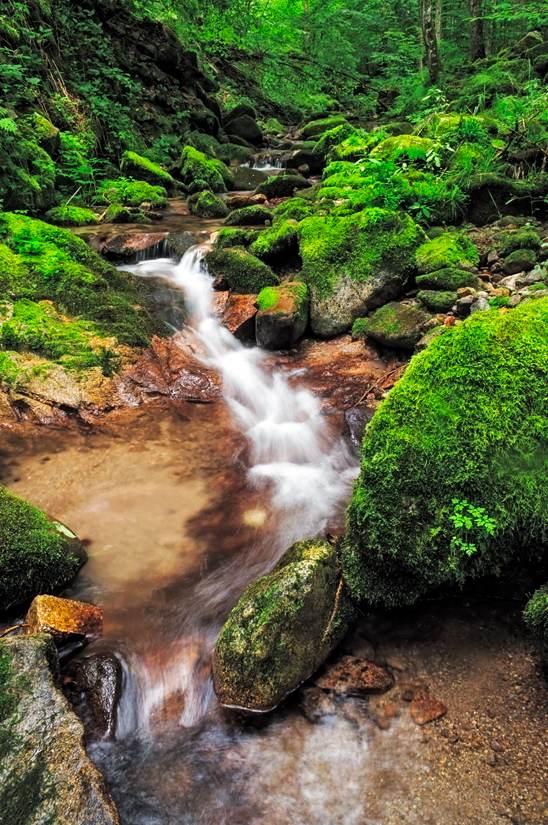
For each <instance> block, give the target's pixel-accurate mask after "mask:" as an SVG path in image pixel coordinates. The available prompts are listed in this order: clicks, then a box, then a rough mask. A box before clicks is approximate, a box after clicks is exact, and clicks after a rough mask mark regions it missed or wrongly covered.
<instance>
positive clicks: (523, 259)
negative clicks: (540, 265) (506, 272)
mask: <svg viewBox="0 0 548 825" xmlns="http://www.w3.org/2000/svg"><path fill="white" fill-rule="evenodd" d="M536 260H537V255H536V252H535V251H534V250H533V249H516V251H515V252H510V254H509V255H507V257H506V260H505V262H504V264H505V266H511V265H512V264H514V265H516V264H517V265H518V266H519V268H520V269H525V270H531V269H533V267H534V265H535V262H536Z"/></svg>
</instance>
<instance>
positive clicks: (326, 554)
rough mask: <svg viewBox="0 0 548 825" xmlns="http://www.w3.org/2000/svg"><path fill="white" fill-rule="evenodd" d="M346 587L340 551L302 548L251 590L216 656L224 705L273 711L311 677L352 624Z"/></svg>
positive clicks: (319, 544) (308, 544) (310, 544)
mask: <svg viewBox="0 0 548 825" xmlns="http://www.w3.org/2000/svg"><path fill="white" fill-rule="evenodd" d="M340 581H341V580H340V569H339V562H338V558H337V553H336V550H335V548H334V547H332V546H331V545H330V544H328V543H327V542H325V541H319V540H316V541H299V542H297V543H296V544H294V545H293V546H292V547H290V549H289V550H288V551H287V552H286V553H285V554H284V555H283V556H282V558H281V559H280V561H279V562H278V564H277V565H276V567H275V568H274V569H273V570H272V572H271V573H269V574H268V575H267V576H264V577H263V578H261V579H258V580H257V581H255V582H253V584H251V585H250V586H249V587H248V589H247V590H246V592H245V593H244V595H243V596H242V598H241V599H240V601H239V602H238V605H237V606H236V607H235V608H234V610H233V611H232V613H231V614H230V616H229V618H228V621H227V623H226V624H225V626H224V628H223V630H222V631H221V635H220V637H219V641H218V642H217V646H216V648H215V653H214V656H213V680H214V685H215V692H216V694H217V697H218V698H219V701H220V702H221V703H222V704H223V705H228V706H230V707H241V708H248V709H250V710H255V711H268V710H272V709H273V708H275V707H276V706H277V705H278V704H279V703H280V702H281V701H282V700H283V699H284V698H285V697H286V696H288V695H289V694H290V693H291V692H292V691H293V690H295V689H296V688H298V687H299V685H300V684H301V683H302V682H303V681H304V680H305V679H307V678H308V677H309V676H311V674H312V673H313V672H314V671H315V670H316V669H317V668H318V667H319V666H320V665H321V664H322V662H323V661H324V660H325V659H326V658H327V656H328V655H329V654H330V653H331V651H332V650H333V648H334V647H335V646H336V645H337V644H338V643H339V642H340V640H341V639H342V637H343V635H344V633H345V631H346V629H347V627H348V623H349V621H350V620H351V619H352V618H353V607H352V604H351V602H350V601H349V599H348V595H347V590H346V588H345V586H344V583H343V585H342V587H341V590H340V591H339V585H340ZM338 592H339V598H338V602H337V593H338ZM334 613H335V616H334Z"/></svg>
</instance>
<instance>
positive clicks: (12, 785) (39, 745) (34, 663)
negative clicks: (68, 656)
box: [0, 633, 120, 825]
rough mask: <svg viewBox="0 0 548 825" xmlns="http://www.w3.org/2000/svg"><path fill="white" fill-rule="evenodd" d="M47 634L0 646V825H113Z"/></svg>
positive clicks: (102, 784)
mask: <svg viewBox="0 0 548 825" xmlns="http://www.w3.org/2000/svg"><path fill="white" fill-rule="evenodd" d="M60 681H61V675H60V670H59V657H58V655H57V651H56V649H55V645H54V643H53V640H52V638H51V636H50V635H49V634H45V633H44V634H36V635H32V636H18V637H15V638H11V639H2V640H0V821H2V823H5V825H8V824H9V825H23V823H25V825H27V824H28V825H30V823H46V822H48V823H54V822H55V823H61V822H62V823H64V825H120V819H119V817H118V813H117V811H116V807H115V805H114V802H113V801H112V799H111V797H110V795H109V792H108V790H107V787H106V784H105V781H104V779H103V777H102V776H101V774H100V773H99V771H98V770H97V768H96V767H95V765H94V764H93V762H92V761H91V759H90V758H89V757H88V756H87V755H86V752H85V750H84V743H83V739H84V727H83V725H82V723H81V722H80V720H79V719H78V717H77V716H76V715H75V713H74V711H73V710H72V708H71V707H70V705H69V703H68V701H67V699H66V698H65V697H64V696H63V694H62V692H61V690H60V688H59V684H60Z"/></svg>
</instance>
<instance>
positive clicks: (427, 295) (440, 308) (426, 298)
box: [417, 289, 457, 313]
mask: <svg viewBox="0 0 548 825" xmlns="http://www.w3.org/2000/svg"><path fill="white" fill-rule="evenodd" d="M417 298H418V299H419V301H421V303H423V304H424V306H425V307H426V309H428V310H430V312H434V313H437V312H448V311H449V310H450V309H451V307H452V306H453V305H454V304H455V303H456V301H457V293H456V292H438V291H437V290H435V289H421V291H420V292H419V293H418V295H417Z"/></svg>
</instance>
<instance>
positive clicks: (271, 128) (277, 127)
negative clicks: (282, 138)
mask: <svg viewBox="0 0 548 825" xmlns="http://www.w3.org/2000/svg"><path fill="white" fill-rule="evenodd" d="M264 131H265V132H269V133H271V134H274V135H285V133H286V131H287V130H286V128H285V126H284V125H283V124H282V123H280V121H279V120H276V118H275V117H269V118H268V120H267V121H266V123H265V129H264Z"/></svg>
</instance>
